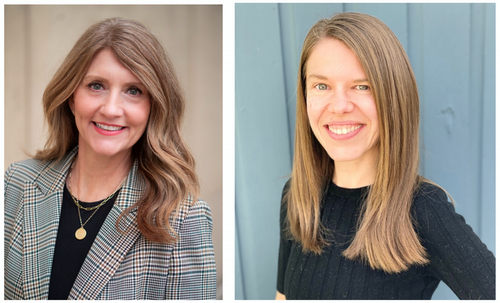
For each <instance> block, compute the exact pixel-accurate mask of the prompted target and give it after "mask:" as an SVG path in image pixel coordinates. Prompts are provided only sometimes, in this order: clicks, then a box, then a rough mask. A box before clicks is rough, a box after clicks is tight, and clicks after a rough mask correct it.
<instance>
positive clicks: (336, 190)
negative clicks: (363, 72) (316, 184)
mask: <svg viewBox="0 0 500 303" xmlns="http://www.w3.org/2000/svg"><path fill="white" fill-rule="evenodd" d="M369 189H370V186H364V187H358V188H345V187H340V186H338V185H337V184H335V183H333V181H330V184H329V186H328V192H329V193H331V194H333V195H336V196H343V197H352V198H359V197H362V196H363V195H365V194H367V193H368V190H369Z"/></svg>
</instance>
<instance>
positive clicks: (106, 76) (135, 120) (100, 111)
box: [69, 49, 151, 157]
mask: <svg viewBox="0 0 500 303" xmlns="http://www.w3.org/2000/svg"><path fill="white" fill-rule="evenodd" d="M69 105H70V107H71V110H72V111H73V112H74V115H75V122H76V126H77V128H78V132H79V139H78V141H79V150H80V153H82V152H88V153H91V154H94V156H108V157H112V156H115V155H121V156H124V155H129V154H130V153H131V150H132V146H133V145H134V144H135V143H136V142H137V141H138V140H139V138H140V137H141V136H142V134H143V133H144V130H145V129H146V125H147V123H148V117H149V111H150V108H151V102H150V99H149V95H148V93H147V90H146V87H145V86H144V85H143V84H142V83H141V82H140V81H139V79H137V77H136V76H135V75H134V74H133V73H132V72H131V71H129V70H128V69H127V68H125V67H124V66H123V65H122V64H121V63H120V61H118V59H117V58H116V56H115V54H114V53H113V51H112V50H110V49H104V50H101V51H99V52H98V53H97V54H96V55H95V56H94V58H93V59H92V61H91V63H90V66H89V68H88V70H87V73H86V74H85V76H84V78H83V80H82V82H81V83H80V84H79V85H78V87H77V89H76V90H75V92H74V93H73V96H72V98H71V99H70V102H69Z"/></svg>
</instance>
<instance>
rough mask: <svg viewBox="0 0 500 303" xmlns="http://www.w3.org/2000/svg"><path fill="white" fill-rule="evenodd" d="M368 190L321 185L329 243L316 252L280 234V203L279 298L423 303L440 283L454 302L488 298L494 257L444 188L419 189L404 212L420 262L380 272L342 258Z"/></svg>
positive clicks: (492, 288) (428, 186) (492, 283)
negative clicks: (423, 254)
mask: <svg viewBox="0 0 500 303" xmlns="http://www.w3.org/2000/svg"><path fill="white" fill-rule="evenodd" d="M286 188H287V186H285V189H284V192H285V191H286V190H287V189H286ZM368 190H369V188H368V187H365V188H358V189H346V188H341V187H338V186H336V185H335V184H334V183H330V184H329V186H328V188H327V190H326V191H325V193H326V194H325V196H324V199H323V202H322V206H321V220H322V223H323V225H324V226H325V227H326V228H327V229H328V230H329V236H328V237H329V238H328V239H329V242H330V245H328V246H326V247H325V248H324V250H323V252H322V253H321V254H320V255H316V254H314V253H303V252H302V248H301V245H300V243H298V242H296V241H294V240H291V239H290V237H289V236H288V235H287V233H286V230H285V226H286V212H287V209H286V208H287V204H286V203H285V202H284V203H282V208H281V218H280V224H281V241H280V249H279V263H278V285H277V289H278V291H279V292H280V293H282V294H284V295H285V296H286V298H287V299H374V300H375V299H430V298H431V297H432V294H433V293H434V291H435V290H436V288H437V286H438V284H439V282H440V281H444V282H445V283H446V284H447V285H448V286H449V287H450V288H451V289H452V290H453V292H454V293H455V294H456V295H457V296H458V297H459V298H460V299H495V257H494V256H493V254H492V253H491V252H490V251H488V249H487V248H486V246H485V245H484V244H483V243H482V242H481V240H480V239H479V238H478V236H477V235H476V234H475V233H474V231H473V230H472V228H471V227H470V226H469V225H467V224H466V222H465V220H464V218H463V217H462V216H460V215H459V214H457V213H456V212H455V209H454V207H453V205H452V204H451V203H450V202H448V200H447V196H446V194H445V193H444V191H443V190H441V189H440V188H439V187H436V186H434V185H431V184H427V183H423V184H421V185H420V187H419V189H418V190H417V192H416V193H415V195H414V200H413V203H412V208H411V213H412V216H413V219H414V222H415V225H414V228H415V230H416V232H417V234H418V236H419V238H420V240H421V243H422V245H423V246H424V248H425V249H426V251H427V254H428V258H429V261H430V262H429V264H428V265H425V266H416V265H415V266H412V267H410V269H408V270H407V271H404V272H401V273H399V274H388V273H385V272H384V271H381V270H373V269H371V268H370V266H368V265H367V264H364V263H362V262H361V261H352V260H348V259H346V258H345V257H343V256H342V252H343V251H344V250H345V249H346V248H347V247H348V246H349V244H350V240H352V237H353V236H354V234H355V231H356V226H357V222H358V219H359V213H360V209H361V206H362V204H363V203H364V197H365V196H366V193H367V191H368Z"/></svg>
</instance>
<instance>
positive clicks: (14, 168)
mask: <svg viewBox="0 0 500 303" xmlns="http://www.w3.org/2000/svg"><path fill="white" fill-rule="evenodd" d="M52 162H53V161H40V160H37V159H28V160H23V161H19V162H14V163H12V164H11V165H10V166H9V167H8V168H7V171H5V183H6V184H7V183H9V182H11V181H17V182H23V181H30V180H34V179H35V178H36V177H37V176H38V175H39V174H40V173H41V172H42V171H44V170H45V169H47V168H48V167H49V166H50V165H51V164H52ZM23 183H24V182H23Z"/></svg>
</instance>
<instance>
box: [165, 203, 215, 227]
mask: <svg viewBox="0 0 500 303" xmlns="http://www.w3.org/2000/svg"><path fill="white" fill-rule="evenodd" d="M174 229H175V230H176V232H182V231H189V230H191V231H192V230H201V231H203V232H208V233H211V232H212V211H211V210H210V207H209V206H208V204H207V202H205V201H203V200H197V201H193V200H191V199H190V198H188V199H187V200H185V201H184V202H183V203H182V204H181V205H180V207H179V212H178V216H177V217H176V222H175V223H174Z"/></svg>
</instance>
